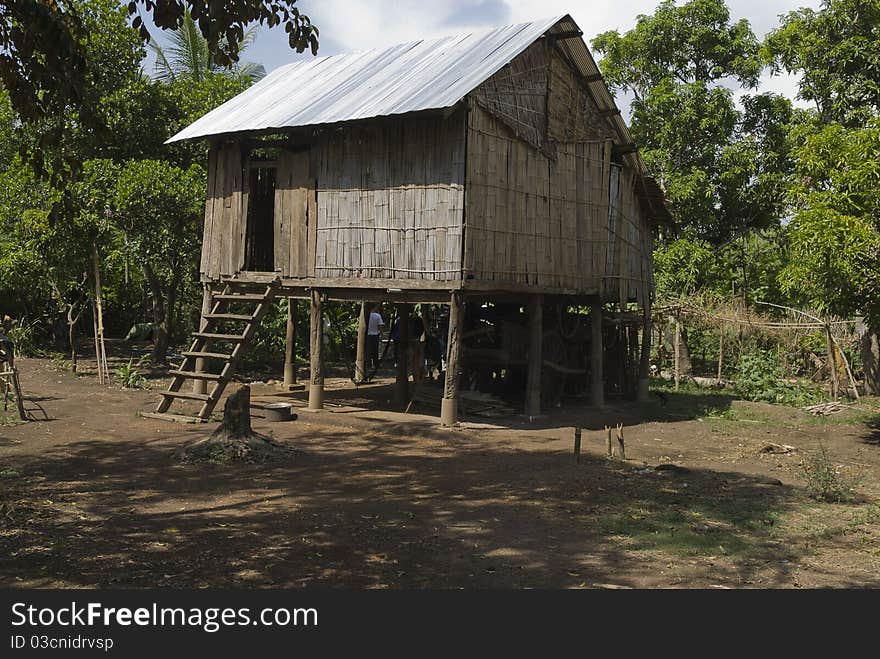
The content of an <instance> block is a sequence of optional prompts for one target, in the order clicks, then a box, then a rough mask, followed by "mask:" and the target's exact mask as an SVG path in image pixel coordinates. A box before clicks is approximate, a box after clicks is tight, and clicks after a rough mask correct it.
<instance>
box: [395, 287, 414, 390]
mask: <svg viewBox="0 0 880 659" xmlns="http://www.w3.org/2000/svg"><path fill="white" fill-rule="evenodd" d="M411 314H412V305H411V304H398V305H397V318H398V321H397V346H398V355H397V376H396V379H395V382H394V399H395V400H396V401H397V404H398V405H406V404H407V403H408V402H409V323H410V319H409V317H410V315H411Z"/></svg>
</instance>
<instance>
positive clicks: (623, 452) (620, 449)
mask: <svg viewBox="0 0 880 659" xmlns="http://www.w3.org/2000/svg"><path fill="white" fill-rule="evenodd" d="M617 448H618V456H617V457H619V458H620V459H621V460H626V446H625V445H624V442H623V424H622V423H618V424H617Z"/></svg>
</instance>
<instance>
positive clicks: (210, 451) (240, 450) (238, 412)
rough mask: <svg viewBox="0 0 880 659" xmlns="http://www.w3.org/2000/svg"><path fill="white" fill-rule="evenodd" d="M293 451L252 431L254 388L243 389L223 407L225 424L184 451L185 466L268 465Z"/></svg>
mask: <svg viewBox="0 0 880 659" xmlns="http://www.w3.org/2000/svg"><path fill="white" fill-rule="evenodd" d="M291 453H292V449H290V448H289V447H287V446H285V445H284V444H282V443H280V442H278V441H276V440H275V439H273V438H272V437H268V436H266V435H261V434H260V433H258V432H254V430H253V428H252V427H251V388H250V387H248V386H247V385H243V386H240V387H239V388H238V389H236V390H235V391H234V392H233V393H232V394H231V395H230V396H229V398H227V399H226V404H225V405H224V406H223V422H222V423H221V424H220V426H219V427H218V428H217V429H216V430H215V431H214V432H213V433H211V435H209V436H208V437H205V438H203V439H200V440H198V441H197V442H195V443H193V444H191V445H190V446H188V447H186V448H184V449H183V451H181V453H180V455H179V457H180V459H181V460H182V461H184V462H219V463H227V462H266V461H269V460H275V459H278V458H281V457H285V456H288V455H290V454H291Z"/></svg>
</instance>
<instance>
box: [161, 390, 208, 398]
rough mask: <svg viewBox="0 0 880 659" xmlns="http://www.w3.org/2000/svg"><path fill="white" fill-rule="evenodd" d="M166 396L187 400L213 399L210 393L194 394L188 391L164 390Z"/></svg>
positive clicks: (163, 393)
mask: <svg viewBox="0 0 880 659" xmlns="http://www.w3.org/2000/svg"><path fill="white" fill-rule="evenodd" d="M162 395H163V396H165V397H166V398H185V399H186V400H211V397H210V396H209V395H208V394H194V393H190V392H188V391H163V392H162Z"/></svg>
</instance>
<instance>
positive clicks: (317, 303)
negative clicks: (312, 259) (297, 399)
mask: <svg viewBox="0 0 880 659" xmlns="http://www.w3.org/2000/svg"><path fill="white" fill-rule="evenodd" d="M310 298H311V301H310V306H309V343H310V345H309V358H310V359H309V367H310V379H309V409H310V410H321V409H324V300H323V299H322V296H321V292H320V291H318V290H315V289H314V288H313V289H312V291H311V295H310Z"/></svg>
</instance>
